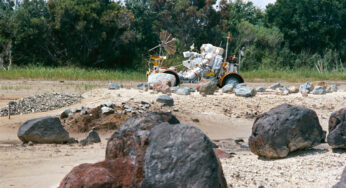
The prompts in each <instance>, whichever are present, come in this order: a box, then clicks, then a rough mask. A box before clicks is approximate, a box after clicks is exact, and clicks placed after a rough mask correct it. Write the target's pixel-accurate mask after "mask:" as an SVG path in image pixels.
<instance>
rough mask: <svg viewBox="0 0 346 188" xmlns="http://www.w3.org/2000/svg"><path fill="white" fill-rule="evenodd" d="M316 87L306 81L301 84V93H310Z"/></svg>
mask: <svg viewBox="0 0 346 188" xmlns="http://www.w3.org/2000/svg"><path fill="white" fill-rule="evenodd" d="M313 89H314V86H313V85H312V84H311V83H310V82H306V83H305V84H303V85H300V87H299V92H300V93H310V92H311V91H312V90H313Z"/></svg>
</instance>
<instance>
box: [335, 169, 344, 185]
mask: <svg viewBox="0 0 346 188" xmlns="http://www.w3.org/2000/svg"><path fill="white" fill-rule="evenodd" d="M345 187H346V168H345V169H344V171H343V172H342V175H341V178H340V181H339V182H338V183H337V184H336V185H334V186H333V187H332V188H345Z"/></svg>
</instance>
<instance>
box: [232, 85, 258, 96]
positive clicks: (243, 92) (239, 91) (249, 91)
mask: <svg viewBox="0 0 346 188" xmlns="http://www.w3.org/2000/svg"><path fill="white" fill-rule="evenodd" d="M234 91H235V95H236V96H241V97H253V96H255V95H256V90H255V89H253V88H252V87H247V86H244V87H240V88H236V89H235V90H234Z"/></svg>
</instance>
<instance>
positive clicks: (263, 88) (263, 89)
mask: <svg viewBox="0 0 346 188" xmlns="http://www.w3.org/2000/svg"><path fill="white" fill-rule="evenodd" d="M266 89H267V88H265V87H263V86H261V87H258V88H256V91H257V92H265V91H266Z"/></svg>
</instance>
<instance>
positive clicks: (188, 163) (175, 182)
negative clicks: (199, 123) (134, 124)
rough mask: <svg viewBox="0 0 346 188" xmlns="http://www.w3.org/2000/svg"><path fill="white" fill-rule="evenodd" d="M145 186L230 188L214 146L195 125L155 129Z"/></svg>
mask: <svg viewBox="0 0 346 188" xmlns="http://www.w3.org/2000/svg"><path fill="white" fill-rule="evenodd" d="M148 140H150V142H149V145H148V148H147V150H146V152H145V157H144V160H145V164H144V172H145V174H146V176H145V178H144V180H143V182H142V184H141V187H181V188H183V187H215V188H216V187H226V181H225V179H224V177H223V175H220V174H221V173H220V171H221V170H222V169H221V166H220V165H219V162H218V159H217V158H216V156H215V153H214V151H213V146H214V145H213V144H212V142H211V141H210V140H209V138H208V137H207V136H206V135H205V134H203V132H202V131H201V130H200V129H198V128H196V127H195V126H192V125H186V124H177V125H173V126H172V125H171V124H169V123H162V124H159V125H157V126H155V127H153V128H152V129H151V131H150V135H149V139H148Z"/></svg>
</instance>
